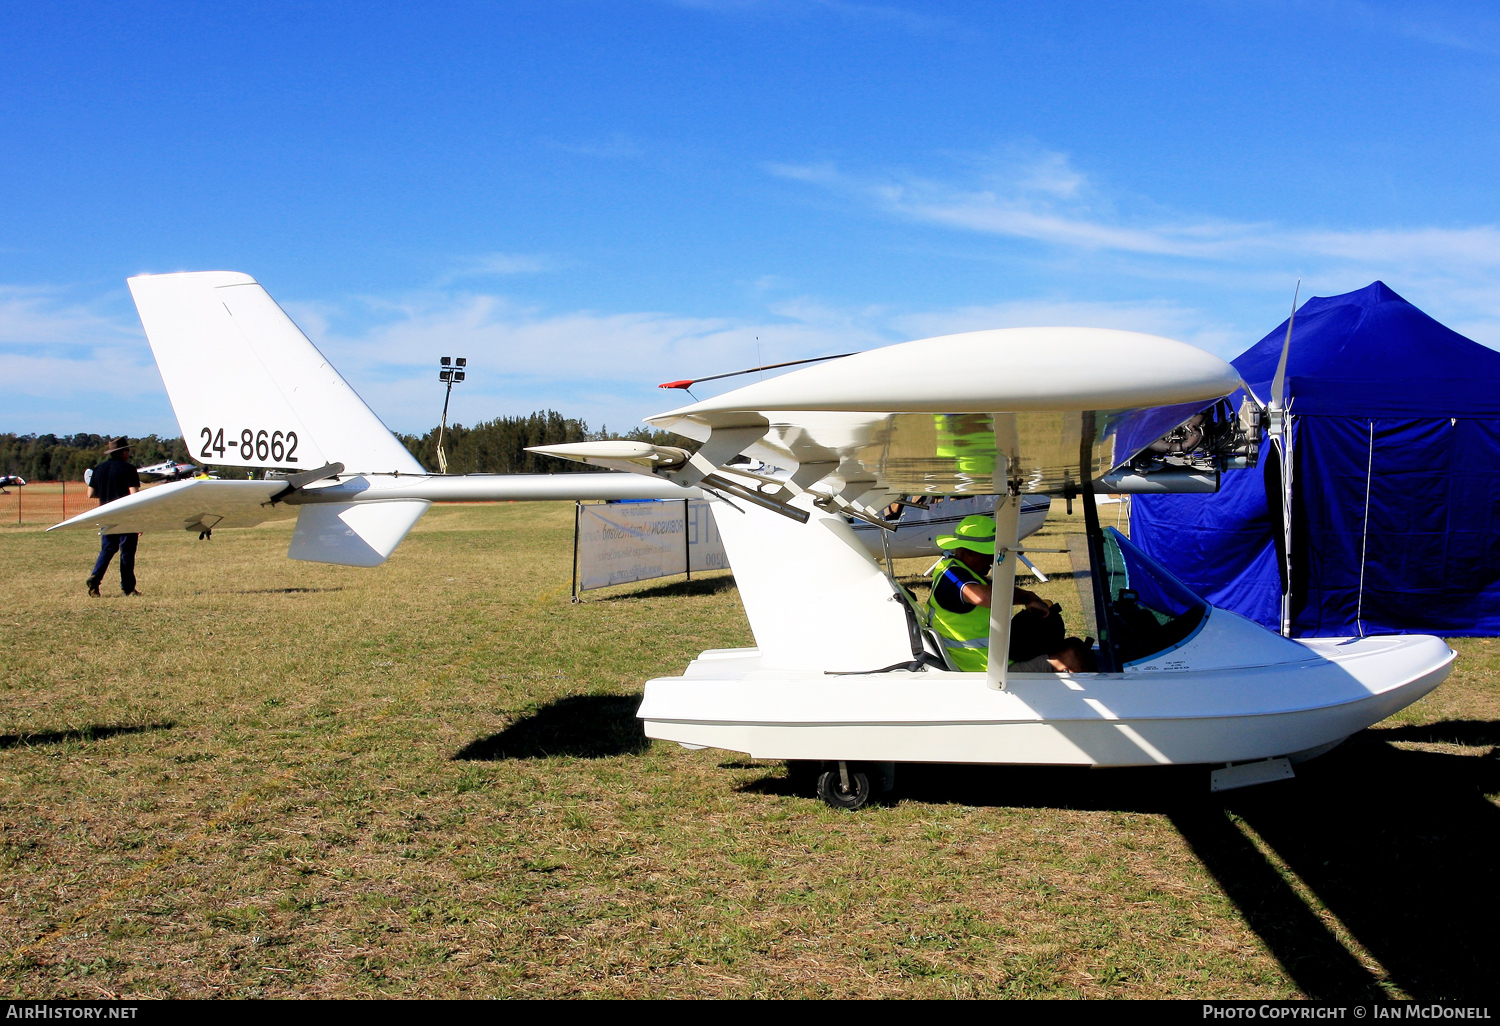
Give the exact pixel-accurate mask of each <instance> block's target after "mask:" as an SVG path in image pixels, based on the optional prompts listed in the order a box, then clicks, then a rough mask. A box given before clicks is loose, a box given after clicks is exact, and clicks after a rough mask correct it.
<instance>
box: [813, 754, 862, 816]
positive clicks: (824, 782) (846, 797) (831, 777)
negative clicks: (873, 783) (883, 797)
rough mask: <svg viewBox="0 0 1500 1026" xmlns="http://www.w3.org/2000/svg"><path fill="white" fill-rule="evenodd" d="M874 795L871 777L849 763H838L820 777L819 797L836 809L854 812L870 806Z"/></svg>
mask: <svg viewBox="0 0 1500 1026" xmlns="http://www.w3.org/2000/svg"><path fill="white" fill-rule="evenodd" d="M872 793H873V792H872V790H871V787H870V775H869V774H868V773H864V772H862V771H861V770H859V769H856V768H854V767H852V766H850V765H849V764H848V763H847V762H842V761H841V762H838V763H836V764H835V765H834V766H833V767H832V768H831V769H827V770H824V771H823V773H822V775H821V776H819V777H818V797H819V798H821V799H823V800H824V801H825V802H827V803H828V804H829V805H832V806H833V807H834V808H835V809H848V810H850V811H851V812H852V811H853V810H855V809H858V808H862V807H863V806H865V805H867V804H869V801H870V795H871V794H872Z"/></svg>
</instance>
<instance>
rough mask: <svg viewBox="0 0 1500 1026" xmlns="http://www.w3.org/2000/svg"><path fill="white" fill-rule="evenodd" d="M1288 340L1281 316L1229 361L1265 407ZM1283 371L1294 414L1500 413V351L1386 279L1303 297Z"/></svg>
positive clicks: (1457, 414) (1443, 414)
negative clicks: (1443, 320)
mask: <svg viewBox="0 0 1500 1026" xmlns="http://www.w3.org/2000/svg"><path fill="white" fill-rule="evenodd" d="M1285 338H1286V321H1282V322H1281V324H1280V325H1279V326H1278V327H1277V328H1276V330H1275V331H1273V332H1271V333H1270V334H1269V335H1267V336H1266V337H1265V338H1263V339H1261V340H1260V341H1259V342H1257V343H1255V345H1253V346H1251V347H1250V348H1249V349H1247V350H1245V351H1244V352H1243V353H1241V354H1240V355H1239V356H1238V357H1237V358H1236V359H1235V360H1233V361H1232V362H1233V363H1234V369H1235V370H1237V371H1239V372H1240V377H1242V378H1243V379H1244V380H1245V383H1246V384H1248V385H1249V386H1250V388H1251V390H1252V391H1253V392H1254V393H1255V395H1256V397H1257V398H1258V399H1260V401H1261V402H1262V403H1263V404H1264V403H1265V402H1266V401H1267V400H1269V399H1270V393H1271V378H1272V377H1273V376H1274V375H1275V373H1276V361H1277V360H1278V359H1279V358H1280V357H1281V343H1282V341H1283V340H1284V339H1285ZM1286 372H1287V377H1288V379H1289V383H1290V386H1291V387H1290V391H1291V395H1292V396H1293V397H1294V398H1295V402H1296V405H1295V407H1294V408H1293V409H1292V412H1293V413H1300V414H1311V415H1325V416H1333V417H1500V353H1497V352H1496V351H1495V350H1493V349H1490V348H1488V347H1486V346H1482V345H1480V344H1479V343H1478V342H1474V341H1471V340H1470V339H1467V338H1464V337H1463V336H1462V335H1460V334H1459V333H1458V332H1456V331H1454V330H1453V329H1452V328H1448V327H1444V326H1443V325H1441V324H1439V323H1438V322H1437V321H1435V320H1433V319H1432V318H1431V317H1429V316H1427V315H1426V314H1425V313H1423V312H1422V311H1421V310H1418V309H1417V308H1416V307H1414V306H1412V305H1411V304H1410V303H1408V302H1407V301H1406V300H1404V299H1402V298H1401V297H1400V296H1398V295H1396V293H1395V291H1394V290H1392V289H1391V288H1390V286H1388V285H1386V284H1385V282H1382V281H1377V282H1374V283H1373V284H1371V285H1367V286H1365V287H1364V288H1362V289H1360V290H1359V291H1358V292H1349V293H1346V294H1344V295H1342V296H1329V297H1328V298H1326V299H1325V298H1323V297H1318V298H1314V299H1309V300H1308V301H1307V302H1306V303H1304V304H1302V307H1301V309H1299V310H1298V311H1297V318H1296V324H1295V326H1294V327H1293V329H1292V348H1291V350H1290V352H1289V353H1288V355H1287V364H1286Z"/></svg>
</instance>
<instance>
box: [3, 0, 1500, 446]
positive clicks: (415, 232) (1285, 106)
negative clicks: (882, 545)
mask: <svg viewBox="0 0 1500 1026" xmlns="http://www.w3.org/2000/svg"><path fill="white" fill-rule="evenodd" d="M1497 111H1500V14H1497V13H1495V9H1494V8H1493V7H1491V6H1488V5H1481V4H1472V5H1462V4H1434V5H1422V4H1403V5H1399V6H1398V5H1386V4H1381V3H1373V2H1353V0H1347V2H1327V3H1299V4H1291V3H1276V2H1261V3H1236V2H1222V3H1212V2H1201V3H1170V2H1158V3H1150V4H1147V3H1115V4H1104V3H1097V4H1087V3H1066V2H1053V3H1047V4H1036V3H1005V2H985V3H958V2H956V3H944V4H936V3H934V4H916V3H878V2H871V3H863V2H856V0H824V2H816V0H803V2H793V0H694V2H690V0H682V2H676V3H673V2H652V0H640V2H630V0H616V2H612V3H594V2H569V0H549V2H545V3H526V2H516V3H499V4H493V3H449V4H440V5H435V4H410V5H391V4H378V3H358V4H355V3H348V4H314V3H299V4H276V3H267V4H259V5H255V6H253V7H250V8H245V9H242V10H241V9H228V8H225V7H224V6H223V5H211V4H206V3H200V4H182V5H165V4H131V3H99V4H85V5H70V4H65V3H55V4H21V3H5V4H3V5H0V380H3V381H4V382H5V388H4V392H3V395H4V398H3V399H0V430H10V431H57V432H62V431H75V430H93V431H101V432H103V431H109V432H115V431H128V432H130V433H145V432H148V431H157V432H160V433H165V434H176V433H177V428H176V424H175V420H174V418H173V416H172V413H171V408H170V405H169V403H168V402H167V400H166V395H165V392H164V390H163V388H162V386H161V381H160V378H159V377H158V376H157V374H156V371H155V368H154V364H153V363H152V361H151V356H150V350H149V348H148V347H147V345H146V342H145V338H144V335H143V334H142V332H141V329H140V324H139V322H138V321H137V319H136V317H135V312H134V308H133V307H132V305H131V303H130V300H129V295H128V292H127V291H126V288H125V281H124V280H125V278H126V277H128V276H129V275H131V274H137V273H142V272H164V271H174V270H203V269H230V270H239V271H245V272H247V273H250V274H253V275H254V276H256V278H258V279H259V280H260V281H261V282H262V284H264V285H265V286H266V287H267V289H268V290H269V291H270V292H271V294H272V295H273V296H275V297H276V298H277V299H278V300H279V301H280V302H281V303H282V305H283V306H284V307H286V308H287V310H288V311H289V312H290V313H291V314H292V315H293V317H295V318H296V319H297V320H298V322H299V323H300V324H301V325H302V326H303V328H304V330H306V331H307V332H308V333H309V335H311V336H312V337H313V339H314V341H316V342H317V343H318V345H319V346H320V347H321V348H323V350H324V351H325V352H326V353H327V354H328V355H329V356H330V357H331V358H332V360H333V361H334V363H335V365H336V366H338V367H339V368H340V370H341V371H342V372H343V373H344V375H345V377H347V378H348V379H349V380H350V382H351V383H352V384H353V385H354V386H355V388H356V389H358V390H359V391H360V392H361V394H363V395H364V396H365V398H366V399H367V400H368V401H369V402H370V404H371V405H372V406H373V407H374V408H375V410H376V411H377V412H378V413H380V414H381V415H382V416H383V417H384V418H385V419H386V422H387V423H388V424H390V426H391V427H393V428H395V429H397V430H406V431H410V430H420V429H423V428H425V427H427V426H429V425H431V424H433V423H434V422H435V421H436V419H437V414H438V412H439V408H440V404H441V394H440V392H439V390H438V387H437V382H436V380H435V375H434V374H433V373H432V368H431V366H430V365H431V364H433V363H435V362H436V356H437V355H439V354H440V353H452V354H462V355H466V356H468V358H469V359H470V361H471V364H472V366H473V367H474V371H473V373H472V375H471V379H470V381H469V382H468V383H466V384H465V385H463V386H461V388H460V391H459V393H458V395H457V398H456V399H455V402H454V411H455V415H456V416H457V418H458V419H460V420H464V421H469V422H472V421H476V420H480V419H484V418H487V417H492V416H499V415H509V414H517V413H526V412H529V411H531V410H533V409H541V408H547V407H551V408H555V409H558V410H560V411H563V412H565V413H567V414H570V415H574V416H580V417H583V418H585V419H586V420H588V421H589V423H590V424H591V425H592V426H595V427H598V426H599V425H600V424H601V423H608V424H609V425H610V426H611V427H614V428H624V427H628V426H631V425H632V424H634V423H635V422H636V421H637V420H638V419H639V418H640V417H641V416H644V415H646V414H649V413H653V412H657V411H658V410H661V409H665V408H669V407H671V406H673V405H676V402H675V401H674V397H675V396H678V395H680V393H675V394H674V393H664V392H661V391H659V390H657V389H656V388H654V387H653V386H654V385H655V383H656V382H659V381H664V380H668V379H672V378H678V377H685V376H692V375H701V374H708V373H712V372H715V371H720V370H726V369H734V368H736V367H742V366H749V365H751V364H753V363H755V362H756V361H757V359H758V358H759V359H763V360H765V361H768V362H769V361H772V360H780V359H794V358H797V357H801V356H812V355H818V354H822V353H830V352H842V351H846V350H849V349H861V348H867V347H870V346H875V345H883V344H888V343H891V342H899V341H904V340H906V339H910V338H920V337H925V336H930V335H936V334H943V333H947V332H951V331H962V330H970V329H974V328H985V327H1005V326H1013V325H1023V324H1093V325H1102V326H1108V327H1121V328H1130V329H1136V330H1143V331H1152V332H1156V333H1160V334H1165V335H1169V336H1172V337H1176V338H1180V339H1183V340H1184V341H1188V342H1192V343H1194V344H1197V345H1200V346H1202V347H1204V348H1206V349H1209V350H1211V351H1214V352H1218V353H1220V354H1222V355H1225V356H1232V355H1234V354H1236V353H1238V352H1239V351H1240V350H1242V349H1244V348H1245V347H1246V346H1248V345H1249V344H1250V343H1252V342H1253V341H1255V340H1256V339H1258V338H1259V337H1261V336H1262V335H1263V334H1265V333H1266V332H1267V331H1269V330H1270V329H1271V328H1273V327H1274V326H1275V325H1276V323H1277V322H1278V321H1280V320H1281V319H1282V318H1283V317H1284V316H1285V313H1286V308H1287V306H1288V304H1289V302H1290V299H1291V290H1292V285H1293V283H1294V281H1295V280H1296V279H1297V278H1298V277H1299V276H1300V277H1302V278H1303V279H1304V285H1303V295H1304V296H1307V295H1331V294H1335V293H1338V292H1344V291H1349V290H1351V289H1354V288H1358V287H1361V286H1363V285H1365V284H1367V283H1369V282H1370V281H1372V280H1374V279H1376V278H1380V279H1383V280H1384V281H1386V282H1387V284H1389V285H1390V286H1391V287H1393V288H1394V289H1395V290H1396V291H1397V292H1400V293H1401V294H1403V295H1404V296H1406V298H1408V299H1410V300H1411V301H1413V302H1415V303H1417V304H1418V305H1419V306H1421V307H1423V308H1424V309H1426V310H1427V311H1428V312H1429V313H1431V314H1432V315H1434V316H1435V317H1437V318H1439V319H1440V320H1443V321H1444V322H1445V323H1448V324H1450V325H1451V326H1453V327H1455V328H1457V329H1458V330H1460V331H1463V332H1465V333H1466V334H1468V335H1470V337H1473V338H1476V339H1478V340H1479V341H1482V342H1485V343H1486V344H1490V345H1497V344H1500V227H1497V225H1500V190H1497V189H1496V181H1497V174H1496V170H1495V169H1496V167H1497V166H1500V160H1497V158H1500V132H1497V125H1496V119H1497Z"/></svg>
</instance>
